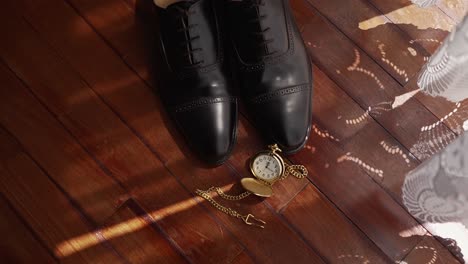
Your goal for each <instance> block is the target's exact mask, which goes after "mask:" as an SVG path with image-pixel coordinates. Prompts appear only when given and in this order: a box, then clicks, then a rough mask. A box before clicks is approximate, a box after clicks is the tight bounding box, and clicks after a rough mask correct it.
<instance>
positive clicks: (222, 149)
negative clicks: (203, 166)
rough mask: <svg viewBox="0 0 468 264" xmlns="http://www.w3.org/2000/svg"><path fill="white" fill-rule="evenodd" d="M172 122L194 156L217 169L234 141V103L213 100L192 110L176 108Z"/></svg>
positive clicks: (226, 99)
mask: <svg viewBox="0 0 468 264" xmlns="http://www.w3.org/2000/svg"><path fill="white" fill-rule="evenodd" d="M175 120H176V122H177V125H178V126H179V128H180V130H181V131H182V133H183V135H184V137H185V139H186V140H187V142H188V144H189V145H190V147H191V148H192V150H193V151H194V152H195V153H196V154H197V156H198V157H199V158H200V159H201V160H202V161H204V162H205V163H207V164H209V165H220V164H221V163H223V162H224V161H225V160H226V159H227V158H228V157H229V154H230V153H231V151H232V148H233V145H234V142H235V139H236V127H237V102H236V100H235V99H234V98H216V99H214V100H208V102H207V101H205V102H204V103H203V104H201V105H197V106H195V107H188V108H187V107H185V108H179V110H177V111H176V112H175Z"/></svg>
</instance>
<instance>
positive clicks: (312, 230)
mask: <svg viewBox="0 0 468 264" xmlns="http://www.w3.org/2000/svg"><path fill="white" fill-rule="evenodd" d="M323 200H326V198H325V197H324V196H323V195H322V194H320V193H319V191H318V190H317V189H316V188H315V187H314V186H313V185H311V184H309V185H308V186H307V187H306V188H305V189H304V190H303V191H302V192H301V193H299V194H298V195H297V196H296V197H295V198H294V200H293V201H292V202H291V203H290V204H289V206H288V208H287V209H286V210H285V211H284V213H283V215H284V216H285V217H286V219H287V220H288V221H289V222H291V223H292V224H293V225H294V226H295V228H296V229H297V230H298V232H299V233H300V234H301V235H302V236H304V238H305V239H306V240H307V241H309V243H310V244H312V245H315V248H316V250H317V251H318V253H319V254H320V255H321V256H322V257H323V258H324V260H325V261H326V262H327V263H350V262H354V261H356V260H359V261H362V262H370V263H385V262H390V259H388V257H387V256H386V255H385V254H383V253H382V251H380V249H379V248H377V247H376V246H375V245H374V244H373V243H372V242H371V241H370V240H369V239H368V238H367V237H366V236H365V235H364V234H363V233H362V232H361V231H360V230H359V229H357V228H356V227H355V226H354V225H353V224H352V223H350V222H349V221H347V220H346V218H345V217H344V215H343V214H342V213H340V212H338V211H336V209H335V207H334V206H331V205H330V204H328V203H326V202H324V201H323ZM319 212H320V213H319Z"/></svg>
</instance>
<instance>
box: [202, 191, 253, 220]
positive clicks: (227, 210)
mask: <svg viewBox="0 0 468 264" xmlns="http://www.w3.org/2000/svg"><path fill="white" fill-rule="evenodd" d="M213 191H216V192H217V193H218V195H219V196H221V197H222V198H224V199H226V200H230V201H238V200H241V199H244V198H245V197H247V196H249V195H250V192H244V193H242V194H240V195H227V194H225V193H224V192H223V190H221V188H219V187H211V188H209V189H208V190H206V191H203V190H197V191H196V194H197V195H199V196H201V197H203V198H204V199H205V200H207V201H208V202H210V203H211V204H212V205H213V206H214V207H215V208H216V209H218V210H219V211H221V212H223V213H225V214H228V215H230V216H233V217H236V218H242V217H243V215H241V214H239V213H238V212H237V211H236V210H234V209H231V208H228V207H226V206H222V205H221V204H220V203H218V202H216V201H215V200H214V199H213V197H211V195H210V193H212V192H213Z"/></svg>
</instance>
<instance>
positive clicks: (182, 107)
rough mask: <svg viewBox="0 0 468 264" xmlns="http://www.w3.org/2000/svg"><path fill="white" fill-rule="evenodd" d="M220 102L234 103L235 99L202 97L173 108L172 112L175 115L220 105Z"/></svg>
mask: <svg viewBox="0 0 468 264" xmlns="http://www.w3.org/2000/svg"><path fill="white" fill-rule="evenodd" d="M222 102H232V103H234V102H236V98H235V97H215V98H211V97H203V98H200V99H197V100H194V101H191V102H188V103H185V104H182V105H180V106H177V107H175V110H174V112H175V113H182V112H187V111H190V110H193V109H195V108H198V107H201V106H205V105H210V104H216V103H222Z"/></svg>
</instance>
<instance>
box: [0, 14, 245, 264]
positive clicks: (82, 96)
mask: <svg viewBox="0 0 468 264" xmlns="http://www.w3.org/2000/svg"><path fill="white" fill-rule="evenodd" d="M16 22H17V23H15V25H16V26H12V27H8V29H4V30H2V33H5V34H6V35H7V36H9V37H8V39H9V40H10V41H6V42H4V43H3V44H0V47H1V51H0V54H1V56H2V57H3V58H5V60H6V61H7V63H10V64H11V66H12V67H13V68H14V69H15V71H16V72H17V73H18V74H19V75H20V76H22V77H23V78H24V80H25V81H27V82H28V84H29V85H30V86H31V89H32V90H33V91H34V92H35V93H37V94H38V96H39V97H40V98H41V99H42V100H44V102H46V103H47V105H48V106H49V107H50V109H51V110H52V111H53V113H54V114H55V115H56V116H57V117H58V118H59V119H60V121H62V123H63V124H64V125H65V126H66V128H67V129H68V130H69V131H70V132H71V133H72V134H73V136H74V137H76V138H77V139H78V140H79V141H80V144H82V145H83V146H84V147H85V148H86V150H87V151H88V152H89V153H91V154H92V155H94V156H95V157H97V158H98V159H99V162H100V163H101V165H102V166H105V169H106V170H108V171H109V173H110V174H111V175H112V176H113V177H115V178H116V179H118V180H119V184H118V185H117V184H116V183H112V184H111V183H108V184H109V185H110V186H109V187H107V188H108V189H109V192H113V191H114V188H115V190H119V189H121V188H122V187H120V186H121V185H122V186H124V187H125V189H126V190H129V192H130V193H131V194H130V195H133V194H134V195H135V196H136V197H137V198H138V199H141V200H142V202H144V203H145V206H146V209H147V210H148V211H150V212H153V211H154V213H152V217H154V218H155V219H158V225H161V226H162V227H163V228H164V229H165V230H167V232H168V234H169V235H170V236H173V237H175V238H174V240H175V241H176V243H177V244H178V246H179V247H180V248H181V249H183V250H184V254H186V255H187V256H188V257H189V258H190V259H192V260H199V261H208V260H209V261H213V262H216V261H221V260H229V259H230V258H231V257H232V256H236V255H237V254H238V253H239V252H240V250H241V247H240V246H239V244H238V243H237V242H236V241H234V240H233V238H232V237H231V236H223V234H224V233H227V231H226V230H224V228H223V227H222V226H221V225H220V224H218V223H217V222H216V221H214V220H213V219H212V218H211V217H210V216H209V215H207V214H206V211H205V210H203V208H202V207H200V206H197V202H196V201H195V200H194V199H193V198H192V195H191V194H190V193H189V192H187V191H186V190H185V189H184V188H183V187H182V186H181V185H180V184H179V183H178V181H177V180H176V179H174V177H172V176H171V175H170V173H169V172H168V171H167V170H166V169H165V168H164V165H163V164H162V163H161V162H160V161H159V160H157V159H156V158H155V157H154V155H153V154H152V153H151V151H149V150H148V148H146V146H145V145H144V144H143V143H142V142H141V141H140V140H139V139H138V138H137V137H136V136H135V135H134V134H133V133H132V131H131V130H130V129H128V127H126V126H125V124H123V123H122V122H121V121H120V120H119V118H118V117H117V116H115V114H113V113H112V111H111V110H110V109H109V108H108V107H107V106H106V105H105V104H103V103H102V101H101V100H100V99H99V98H98V96H97V95H96V94H94V93H93V92H92V90H90V89H89V88H88V87H87V86H86V85H85V82H83V81H82V80H81V79H80V78H79V76H77V75H76V74H75V73H74V71H73V70H71V69H70V68H69V67H68V66H67V64H66V63H64V62H63V61H62V60H60V59H57V57H56V55H55V54H54V53H53V52H51V51H50V50H49V49H48V48H47V47H46V46H45V45H44V44H43V43H41V42H40V41H39V39H38V38H37V36H35V34H34V32H33V31H32V30H31V29H28V27H27V24H25V23H24V22H23V23H22V21H20V20H17V21H16ZM20 38H23V39H27V41H24V42H22V44H21V45H17V44H15V43H16V41H15V40H17V39H20ZM22 45H26V46H22ZM25 50H28V51H26V52H24V51H25ZM31 56H34V57H35V59H36V60H30V59H29V58H30V57H31ZM44 64H46V65H49V67H41V65H44ZM56 76H61V78H56ZM17 86H18V85H17ZM15 91H16V93H9V94H6V91H5V94H6V95H5V97H3V98H2V101H3V100H7V102H5V103H4V107H11V108H10V109H15V112H16V114H15V113H11V115H13V116H15V115H18V114H24V115H27V112H26V111H33V110H36V109H41V107H40V106H38V105H37V103H35V102H34V99H33V98H32V97H31V96H30V95H28V93H27V92H26V91H25V89H24V87H18V88H17V89H16V90H15ZM15 101H16V102H21V103H22V104H24V105H29V108H30V109H29V110H24V109H18V108H16V107H15V105H14V104H12V102H15ZM32 106H35V107H36V108H34V109H31V108H32ZM23 110H24V111H23ZM41 110H42V109H41ZM41 110H37V112H40V113H42V111H43V110H42V111H41ZM24 112H26V113H24ZM7 114H9V113H8V111H7V113H5V115H7ZM43 115H46V114H45V113H43ZM47 115H48V113H47ZM4 118H7V116H4ZM19 129H21V128H19ZM45 129H48V128H45ZM15 133H24V131H23V130H21V131H18V132H15ZM44 133H45V132H44ZM57 133H59V132H57ZM36 140H39V139H36ZM31 144H37V143H36V142H31ZM54 144H55V142H54ZM64 144H65V143H64ZM70 144H71V143H70ZM75 144H76V143H75ZM31 148H32V147H31ZM69 148H70V147H69V146H67V145H66V146H65V147H64V149H69ZM74 154H75V153H71V154H70V155H74ZM57 155H59V153H57ZM42 158H43V159H54V157H53V156H52V154H51V153H48V155H46V156H45V157H42ZM87 158H88V159H89V157H87ZM70 166H76V167H78V168H77V169H76V170H79V169H80V167H79V165H74V163H71V165H70ZM95 174H96V173H95ZM98 174H103V172H102V171H99V172H98ZM100 176H102V177H103V178H108V179H110V178H109V177H108V176H107V175H100ZM82 177H87V178H86V179H83V182H86V180H88V181H89V180H91V175H86V174H83V175H82ZM90 184H92V183H91V182H90ZM62 186H63V188H64V189H65V190H66V191H67V192H70V193H72V196H73V197H74V195H75V194H74V192H75V191H76V190H75V189H76V186H74V185H62ZM114 186H115V187H114ZM102 188H104V187H102ZM99 192H102V191H99ZM87 196H90V197H89V198H88V199H90V201H89V203H92V204H96V201H106V200H104V199H101V200H93V198H94V196H93V194H91V195H87ZM127 196H128V195H125V196H122V195H120V196H119V197H118V198H114V199H115V200H111V201H112V203H111V204H110V205H108V207H106V210H110V212H107V213H106V214H105V216H99V218H98V217H97V216H96V215H95V214H92V213H93V212H91V213H90V215H91V216H92V217H93V219H94V220H95V221H96V224H97V225H100V224H102V223H103V221H104V220H105V219H107V217H109V216H110V215H111V214H113V213H114V209H115V207H116V205H117V204H118V203H119V201H120V200H121V198H122V197H123V199H125V197H127ZM76 199H77V200H78V201H80V202H81V200H80V199H83V198H82V195H81V196H80V195H78V197H76ZM107 201H109V199H107ZM107 201H106V202H104V204H106V203H107ZM178 204H185V205H187V206H186V208H184V207H182V206H179V207H178V206H177V205H178ZM83 207H85V208H87V207H86V205H83ZM179 208H180V209H179ZM171 210H172V211H171ZM192 217H193V218H194V219H195V220H193V221H186V220H185V219H187V218H192ZM213 227H216V228H215V229H213ZM178 234H184V236H180V235H178ZM219 237H223V238H224V240H223V243H222V244H219V245H218V244H214V242H213V241H217V240H219ZM158 239H160V240H165V238H163V237H161V236H159V237H158ZM161 243H162V242H161ZM173 253H174V252H168V254H172V255H174V254H173ZM122 254H125V252H122Z"/></svg>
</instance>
